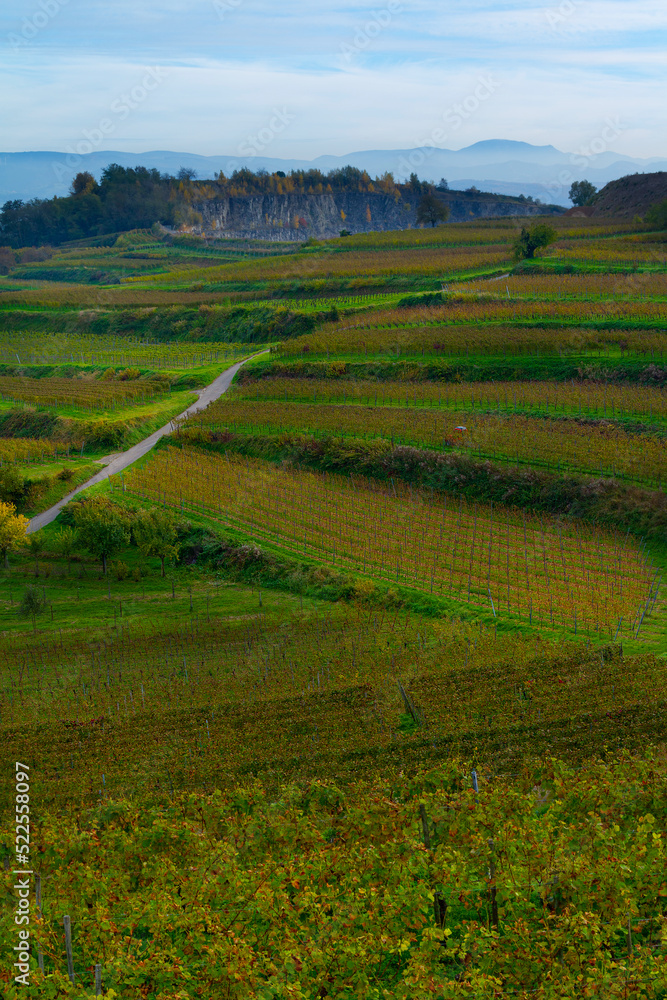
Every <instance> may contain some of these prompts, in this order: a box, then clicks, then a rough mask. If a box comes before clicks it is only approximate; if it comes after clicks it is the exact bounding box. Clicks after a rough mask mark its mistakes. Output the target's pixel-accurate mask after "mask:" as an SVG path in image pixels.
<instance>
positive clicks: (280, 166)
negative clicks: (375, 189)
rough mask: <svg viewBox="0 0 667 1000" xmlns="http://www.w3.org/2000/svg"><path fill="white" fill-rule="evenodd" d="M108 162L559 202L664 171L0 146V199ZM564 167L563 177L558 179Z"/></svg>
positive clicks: (251, 151)
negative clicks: (420, 182) (339, 176)
mask: <svg viewBox="0 0 667 1000" xmlns="http://www.w3.org/2000/svg"><path fill="white" fill-rule="evenodd" d="M111 163H118V164H120V165H121V166H123V167H136V166H142V167H145V168H146V169H149V170H150V169H156V170H159V171H160V172H161V173H168V174H176V173H178V171H179V170H180V168H181V167H185V168H188V169H191V170H194V171H196V174H197V176H198V177H199V178H201V179H202V180H207V179H208V180H212V179H213V178H214V177H215V176H216V175H217V174H218V173H219V172H220V171H221V170H222V171H224V172H225V173H226V174H228V175H229V174H231V173H232V172H233V171H234V170H242V169H244V168H246V169H250V170H254V171H257V170H267V171H268V172H269V173H271V172H273V171H277V170H283V171H285V172H287V171H290V170H310V169H317V170H321V171H324V172H325V173H326V172H327V171H329V170H340V169H342V168H343V167H345V166H347V165H348V164H349V165H351V166H353V167H356V168H357V169H359V170H366V171H368V173H371V174H383V173H385V172H386V171H390V172H391V173H393V174H394V176H395V177H396V178H397V180H407V179H408V177H409V176H410V174H411V173H412V172H413V171H416V172H418V173H419V175H420V176H421V177H426V178H427V179H429V180H431V181H433V182H436V181H438V180H440V178H441V177H446V178H447V179H448V180H449V182H450V184H452V185H453V186H455V187H458V188H466V187H469V186H470V185H471V184H475V185H476V186H477V187H478V188H481V189H482V190H485V191H500V192H502V193H503V194H508V195H512V196H514V197H517V196H519V195H521V194H523V195H524V197H528V196H529V195H532V196H533V197H535V198H541V199H542V200H543V201H554V202H556V203H557V204H559V205H563V206H565V207H567V206H568V205H569V201H568V196H567V195H568V189H569V185H570V183H571V182H572V181H574V180H582V179H583V178H587V179H588V180H590V181H591V182H592V183H593V184H595V185H596V186H597V187H598V188H600V187H602V186H603V185H604V184H606V183H608V182H609V181H612V180H615V179H616V178H618V177H622V176H623V175H624V174H628V173H630V172H631V171H633V170H639V171H642V170H663V169H667V162H666V161H665V158H664V157H662V158H658V157H651V158H650V159H640V158H639V157H630V156H625V155H622V154H620V153H614V152H612V151H609V150H608V151H606V152H602V153H599V154H597V155H596V156H595V157H593V158H592V159H591V158H590V157H588V156H587V155H586V154H585V153H582V152H576V151H573V152H563V151H562V150H559V149H556V148H555V147H554V146H534V145H532V144H531V143H527V142H517V141H514V140H507V139H488V140H484V141H482V142H476V143H474V144H473V145H471V146H464V147H463V148H462V149H444V148H438V147H435V146H433V145H425V146H418V147H415V148H412V149H364V150H356V151H353V152H349V153H345V154H343V155H340V156H338V155H336V156H334V155H328V154H327V155H322V156H318V157H317V158H315V159H313V160H303V159H279V158H277V157H270V156H265V155H262V152H261V148H260V150H259V151H258V150H257V149H255V148H252V147H251V146H250V145H247V146H242V148H241V150H240V151H237V152H236V153H235V154H234V155H229V154H218V155H215V156H202V155H200V154H197V153H192V152H187V151H181V152H178V151H174V150H149V151H146V152H143V153H128V152H123V151H121V150H93V151H92V152H89V153H75V152H74V151H73V150H70V152H69V153H63V152H57V151H44V150H42V151H25V152H5V153H2V155H0V205H1V204H3V203H4V202H5V201H7V200H14V199H17V198H23V199H27V198H34V197H37V198H53V197H54V196H58V197H61V196H63V195H65V194H67V191H68V189H69V186H70V184H71V182H72V180H73V178H74V176H75V175H76V174H77V173H79V172H80V171H86V170H87V171H89V172H90V173H91V174H93V175H94V176H95V177H96V178H98V179H99V178H100V176H101V174H102V172H103V171H104V170H105V169H106V168H107V167H108V166H109V164H111ZM564 173H565V175H566V177H567V180H565V181H562V180H561V179H560V178H561V177H562V175H563V174H564Z"/></svg>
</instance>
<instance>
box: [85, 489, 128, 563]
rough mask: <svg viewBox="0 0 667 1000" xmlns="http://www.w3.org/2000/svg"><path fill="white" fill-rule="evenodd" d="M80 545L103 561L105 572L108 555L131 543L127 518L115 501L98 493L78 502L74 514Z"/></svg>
mask: <svg viewBox="0 0 667 1000" xmlns="http://www.w3.org/2000/svg"><path fill="white" fill-rule="evenodd" d="M74 524H75V526H76V529H77V538H78V542H79V545H81V547H82V548H84V549H87V550H88V551H89V552H90V554H91V555H92V556H94V557H95V558H96V559H99V560H100V561H101V563H102V572H103V573H104V574H105V575H106V571H107V559H109V558H110V556H113V555H115V553H116V552H118V550H119V549H122V548H123V547H124V546H125V545H128V544H129V541H130V531H129V528H128V524H127V519H126V517H125V516H124V514H123V512H122V511H121V510H120V508H119V507H118V506H117V505H116V504H112V503H110V502H109V501H108V500H104V499H103V498H102V497H96V498H95V499H94V500H89V501H88V502H87V503H79V504H77V507H76V511H75V514H74Z"/></svg>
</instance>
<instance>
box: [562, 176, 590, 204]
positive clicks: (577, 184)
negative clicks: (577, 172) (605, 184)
mask: <svg viewBox="0 0 667 1000" xmlns="http://www.w3.org/2000/svg"><path fill="white" fill-rule="evenodd" d="M596 193H597V188H596V187H595V185H594V184H591V182H590V181H573V183H572V185H571V186H570V192H569V194H568V198H569V199H570V201H571V202H572V204H573V205H577V206H581V205H590V204H591V202H592V201H593V199H594V197H595V195H596Z"/></svg>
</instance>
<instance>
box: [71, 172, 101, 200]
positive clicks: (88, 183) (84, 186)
mask: <svg viewBox="0 0 667 1000" xmlns="http://www.w3.org/2000/svg"><path fill="white" fill-rule="evenodd" d="M69 190H70V194H72V195H77V194H93V193H94V192H95V191H96V190H97V181H96V180H95V178H94V177H93V175H92V174H91V173H90V172H89V171H88V170H82V171H81V172H80V173H78V174H77V175H76V177H75V178H74V180H73V181H72V184H71V187H70V189H69Z"/></svg>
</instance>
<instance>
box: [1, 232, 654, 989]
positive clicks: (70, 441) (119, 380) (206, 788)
mask: <svg viewBox="0 0 667 1000" xmlns="http://www.w3.org/2000/svg"><path fill="white" fill-rule="evenodd" d="M553 223H554V226H555V228H556V230H557V240H556V241H555V243H553V244H552V245H551V246H550V247H549V248H548V249H546V250H544V251H541V252H540V253H539V254H538V256H537V257H536V258H535V259H534V260H528V261H526V260H525V261H522V262H519V263H517V262H516V261H515V260H513V258H512V243H513V241H514V239H515V238H516V235H517V229H518V227H519V226H520V225H521V224H522V222H521V220H512V219H502V220H490V221H484V222H480V221H477V222H471V223H465V224H453V225H446V226H441V227H437V228H434V229H416V230H406V231H401V232H394V233H377V234H373V233H369V234H363V235H359V236H352V237H342V238H340V239H338V240H328V241H325V242H319V243H318V242H317V241H308V242H307V243H305V244H304V243H302V244H299V245H293V244H287V245H285V244H283V245H281V244H269V243H266V244H261V243H259V242H254V243H253V242H251V241H248V242H244V241H236V240H235V241H228V242H227V241H210V242H209V243H206V242H204V241H202V240H197V239H196V238H194V237H190V236H185V237H176V238H169V239H167V238H166V237H163V236H157V235H156V234H155V233H153V232H151V231H142V232H139V231H135V232H132V233H128V234H124V235H123V236H121V237H119V238H118V239H117V240H116V238H115V237H110V238H108V240H107V245H102V241H100V245H88V246H86V245H84V242H85V241H82V242H81V243H80V244H79V245H71V246H64V247H61V248H60V249H58V250H53V249H51V248H44V249H43V251H42V250H39V252H38V253H35V252H34V251H31V250H30V248H28V252H26V253H24V252H23V251H16V252H15V260H14V262H13V264H12V266H9V267H8V268H7V273H6V274H4V275H3V277H2V278H1V279H0V392H1V393H2V398H1V399H0V501H3V502H5V503H7V502H9V503H13V504H14V505H15V507H16V509H17V511H18V512H22V513H25V514H27V515H28V516H33V515H35V514H36V513H37V512H39V511H42V510H45V509H46V508H48V507H49V506H50V505H51V504H53V503H55V502H56V501H57V500H59V499H60V498H62V497H64V496H65V495H66V494H67V493H69V492H70V491H71V489H72V488H73V487H74V486H78V485H79V484H80V483H81V484H82V483H84V482H86V481H87V479H88V477H90V476H91V475H92V474H93V473H94V472H96V471H98V470H99V469H101V468H103V465H102V464H101V463H103V462H107V461H109V460H110V459H111V458H112V457H113V455H115V454H117V453H119V452H122V451H124V450H125V449H126V448H128V447H129V446H131V445H133V444H135V443H137V442H139V441H140V440H142V439H143V438H145V437H146V436H147V435H148V434H150V433H152V432H153V431H154V430H157V429H158V428H160V427H162V426H163V425H168V424H169V423H170V422H171V424H172V428H173V429H172V431H171V433H169V434H168V435H167V436H165V437H163V438H162V439H161V440H160V441H159V442H158V443H157V444H156V445H155V447H154V448H153V449H152V450H151V451H150V452H149V453H148V454H146V455H144V456H142V457H141V458H140V459H139V460H138V461H136V462H135V463H134V464H132V465H129V467H127V468H126V469H124V470H123V471H122V472H121V473H118V474H114V475H113V476H111V478H110V479H108V480H104V481H102V482H101V483H98V484H97V485H94V486H91V487H89V488H87V489H85V490H84V491H83V492H82V493H79V494H78V495H77V496H76V497H75V498H74V500H73V501H72V502H70V503H69V504H67V505H66V506H65V508H64V509H63V510H62V512H61V513H60V514H59V515H58V517H57V518H56V519H55V520H54V521H53V522H52V523H49V524H48V525H46V526H45V527H43V528H41V530H39V531H33V532H31V533H30V534H29V535H28V536H27V538H26V539H25V540H24V542H23V543H22V544H17V545H16V546H15V547H13V548H12V547H9V548H8V551H7V553H6V554H7V565H6V566H5V568H3V569H0V744H1V746H2V749H3V758H4V760H5V761H6V762H8V765H7V766H5V768H3V769H2V773H0V796H1V797H2V801H3V804H4V806H6V807H9V806H10V805H11V802H12V800H13V799H14V798H15V796H16V794H23V789H24V787H25V788H27V787H28V786H29V799H28V801H29V805H30V824H31V837H30V861H31V865H32V873H33V876H37V875H38V876H39V878H40V883H39V903H40V908H39V909H37V897H36V895H35V889H36V884H35V881H34V877H33V880H32V882H31V897H30V898H31V906H32V923H31V925H30V933H31V939H32V945H33V948H32V952H31V956H30V959H29V963H30V986H28V987H22V986H19V985H18V984H15V983H14V982H13V976H14V973H13V972H12V965H11V963H12V961H14V959H8V958H7V956H11V955H12V954H13V952H12V949H13V947H14V945H15V943H16V933H15V930H14V928H13V926H12V920H11V915H12V913H13V911H14V909H15V907H16V905H17V904H16V890H15V888H14V885H15V881H16V875H15V874H14V869H15V868H16V865H17V861H16V850H15V844H16V834H15V823H14V816H13V813H12V812H11V810H10V809H9V808H5V809H4V810H3V818H2V822H1V823H0V827H1V829H0V853H3V857H4V861H5V876H4V877H5V882H4V889H3V903H2V907H3V915H4V914H6V915H7V917H8V919H7V920H6V921H4V922H3V930H2V931H1V932H0V947H1V950H0V982H1V983H2V991H3V996H7V998H8V1000H19V997H35V998H36V997H40V998H41V997H47V998H50V997H53V998H55V997H67V996H71V997H81V998H83V997H92V996H94V995H95V969H96V967H98V971H99V975H100V978H101V981H102V984H103V987H104V988H105V989H106V990H108V991H110V992H109V993H108V995H110V996H112V995H113V996H116V997H117V998H118V1000H125V998H128V1000H129V998H135V997H149V998H151V997H152V998H155V1000H191V998H192V1000H194V998H196V997H199V996H210V997H221V998H223V997H224V998H228V1000H236V998H238V1000H254V998H257V1000H268V998H276V1000H278V998H280V1000H282V998H284V1000H288V998H295V1000H316V998H318V1000H319V998H323V997H332V998H333V997H336V998H341V1000H351V998H353V997H354V998H357V997H359V998H363V1000H394V998H397V1000H398V998H400V1000H426V998H428V997H435V998H438V1000H458V998H471V1000H472V998H475V1000H478V998H479V1000H500V998H504V997H508V998H509V997H513V998H523V1000H534V998H537V1000H571V998H573V997H605V998H607V997H609V998H616V997H618V998H623V1000H627V998H628V997H633V998H634V997H637V998H647V1000H648V998H651V1000H660V998H663V1000H664V998H667V973H666V972H665V970H666V968H667V965H666V963H665V959H666V957H667V952H666V951H665V948H666V945H667V908H666V907H667V903H666V898H667V896H666V894H667V883H666V882H665V857H664V854H665V849H664V844H665V837H666V836H667V830H666V826H665V824H666V820H667V805H666V801H667V800H666V797H665V783H666V782H667V756H666V749H667V748H666V745H665V735H664V734H665V724H666V721H667V717H666V706H667V689H666V676H667V675H666V673H665V658H666V657H667V608H666V605H665V599H664V583H663V578H664V568H665V566H666V565H667V547H666V545H665V540H666V539H667V498H666V497H665V492H664V483H665V479H666V478H667V457H666V451H665V449H666V445H665V433H666V430H667V360H666V358H665V353H666V352H667V340H666V339H665V333H664V326H665V309H666V307H667V260H666V259H665V244H664V239H663V236H662V235H661V234H656V233H652V232H649V231H647V229H646V227H643V226H642V224H641V223H640V222H638V221H635V222H634V223H628V222H626V221H618V222H617V221H615V220H613V219H612V220H604V221H597V220H595V219H577V218H573V217H569V218H567V217H556V218H554V220H553ZM105 239H106V238H105ZM37 258H39V259H37ZM260 351H264V353H261V354H259V356H257V357H254V358H253V360H251V361H248V362H247V363H246V364H245V365H244V366H243V367H242V368H241V369H240V371H239V373H238V375H237V376H236V379H235V381H234V383H233V385H232V387H231V388H230V390H229V392H227V393H226V394H225V395H223V396H222V397H220V398H219V399H218V400H217V401H216V402H213V403H211V404H210V405H209V406H208V408H207V409H205V410H203V411H201V412H199V413H197V414H195V415H194V416H192V417H190V418H188V419H184V420H176V419H175V418H176V416H177V415H178V414H179V413H181V412H182V411H184V410H185V409H186V407H187V406H188V405H189V404H190V403H191V402H192V401H193V400H194V399H195V392H196V391H197V390H199V389H201V388H203V387H204V386H206V385H207V384H209V383H210V382H212V381H213V380H214V379H215V378H216V377H217V376H218V375H219V374H220V373H222V372H223V371H224V370H225V369H226V368H228V367H229V366H230V365H231V364H233V363H235V362H236V361H238V360H241V359H244V358H248V357H250V355H255V354H258V352H260ZM17 782H18V784H17ZM19 785H20V789H19V792H18V793H17V788H18V787H19ZM26 795H27V793H26ZM22 801H23V800H22ZM31 877H32V876H31ZM65 917H67V918H68V920H67V921H65V923H64V918H65ZM66 925H71V930H72V935H71V960H70V959H69V958H68V953H67V944H66V929H65V928H66ZM111 991H113V993H112V992H111Z"/></svg>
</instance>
